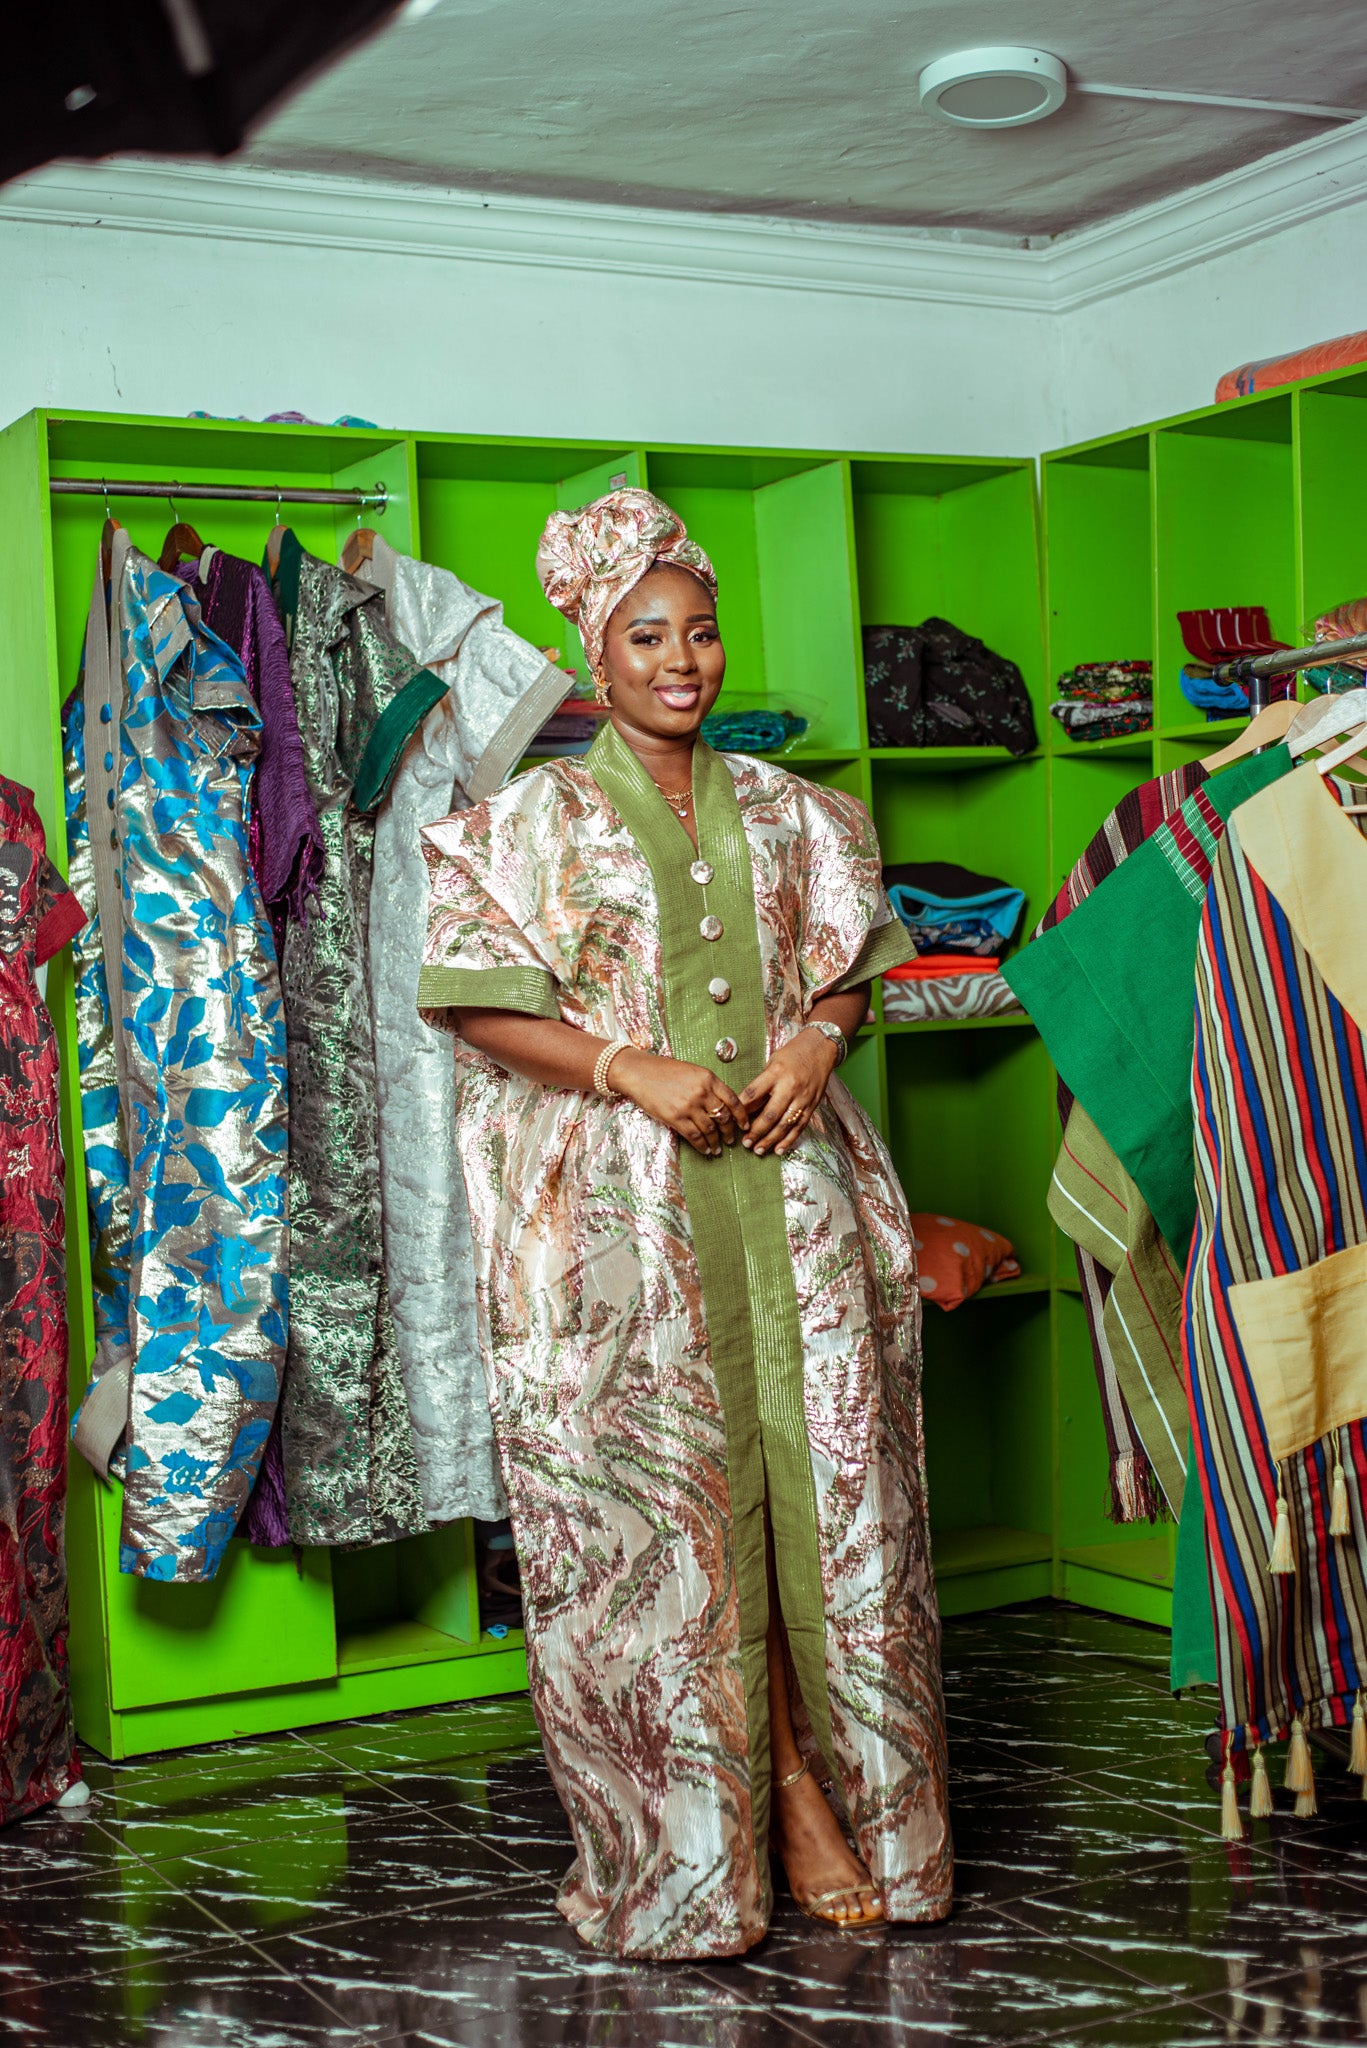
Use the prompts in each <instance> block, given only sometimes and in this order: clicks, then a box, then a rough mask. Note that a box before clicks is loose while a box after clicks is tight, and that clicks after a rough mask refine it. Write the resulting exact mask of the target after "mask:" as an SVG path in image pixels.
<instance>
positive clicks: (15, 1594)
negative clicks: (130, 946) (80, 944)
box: [0, 775, 85, 1826]
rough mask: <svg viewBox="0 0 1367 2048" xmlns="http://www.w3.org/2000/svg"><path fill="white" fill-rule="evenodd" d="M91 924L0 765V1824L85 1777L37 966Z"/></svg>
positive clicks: (49, 1049)
mask: <svg viewBox="0 0 1367 2048" xmlns="http://www.w3.org/2000/svg"><path fill="white" fill-rule="evenodd" d="M84 923H85V916H84V913H83V911H82V909H81V906H80V904H79V903H78V902H77V901H76V898H75V897H74V896H73V895H72V894H71V892H70V891H69V890H68V888H67V886H66V884H65V883H64V882H63V881H62V880H61V878H60V876H59V875H58V874H57V871H56V869H55V868H54V867H53V865H52V862H51V861H50V860H49V859H48V857H47V848H46V841H45V840H44V837H43V828H42V825H41V824H40V823H39V820H38V814H37V812H36V811H35V810H34V807H33V796H32V793H31V792H30V791H29V790H27V789H23V788H21V787H20V785H19V784H18V783H17V782H10V781H8V780H7V779H6V778H5V777H4V776H3V775H0V1826H4V1825H5V1823H6V1822H8V1821H12V1820H18V1819H19V1817H20V1816H21V1815H22V1814H25V1813H31V1812H33V1811H34V1810H35V1808H37V1807H40V1806H46V1805H47V1804H48V1803H49V1802H50V1801H51V1800H53V1799H56V1798H57V1797H58V1796H59V1795H60V1794H61V1793H62V1792H64V1791H65V1790H66V1789H67V1787H68V1785H71V1784H73V1783H74V1782H75V1781H76V1780H77V1779H78V1778H79V1777H80V1775H81V1767H80V1762H79V1760H78V1758H77V1756H76V1751H75V1748H74V1746H73V1735H72V1727H71V1702H70V1697H69V1694H68V1689H67V1605H66V1556H65V1552H64V1549H63V1544H62V1524H63V1520H64V1515H65V1509H66V1372H67V1331H66V1254H65V1245H64V1240H63V1230H62V1221H63V1192H64V1190H63V1170H62V1140H61V1132H60V1130H59V1128H58V1120H57V1041H56V1037H55V1036H54V1033H53V1029H52V1020H51V1018H50V1017H49V1016H48V1013H47V1007H46V1005H45V1004H44V1002H43V999H42V997H41V995H40V994H39V993H38V984H37V980H36V978H35V975H36V969H37V968H38V967H39V966H40V965H41V964H42V962H43V961H44V960H47V959H49V958H50V957H51V956H52V954H54V953H55V952H57V951H58V949H59V948H60V947H62V946H64V945H66V943H67V941H68V940H69V939H70V938H72V937H73V936H74V934H75V933H76V932H77V931H79V929H80V927H81V926H82V925H83V924H84Z"/></svg>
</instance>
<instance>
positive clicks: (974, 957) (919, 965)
mask: <svg viewBox="0 0 1367 2048" xmlns="http://www.w3.org/2000/svg"><path fill="white" fill-rule="evenodd" d="M1000 966H1001V961H1000V959H999V958H998V957H996V956H995V955H994V956H993V957H991V958H990V959H989V958H984V957H983V956H982V955H981V954H979V953H922V954H920V955H919V956H918V957H917V958H916V959H915V960H908V961H907V962H906V964H905V966H902V967H889V968H887V969H886V970H885V972H884V975H883V979H884V981H942V980H943V979H944V977H945V976H946V975H949V974H995V973H996V972H997V970H998V968H999V967H1000Z"/></svg>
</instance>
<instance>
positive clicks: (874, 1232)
mask: <svg viewBox="0 0 1367 2048" xmlns="http://www.w3.org/2000/svg"><path fill="white" fill-rule="evenodd" d="M538 566H539V568H540V571H541V575H542V581H543V584H544V585H545V587H546V591H547V594H548V596H549V597H550V598H551V600H552V602H553V603H555V604H557V605H558V606H559V607H560V608H561V610H562V611H564V612H566V613H567V614H568V615H569V616H570V617H571V618H574V619H577V620H578V622H579V627H580V632H581V635H582V637H583V640H584V645H585V649H586V651H587V654H588V657H589V662H590V666H591V668H592V670H593V674H594V679H595V683H596V685H597V689H598V694H599V698H600V701H602V702H605V703H606V704H607V705H608V706H609V707H610V715H609V721H608V723H607V725H606V728H605V730H604V732H603V733H602V735H601V736H600V738H599V739H598V740H597V741H595V743H594V746H593V748H592V750H591V751H590V753H589V754H588V755H587V756H586V757H585V758H583V759H582V760H564V761H555V762H552V763H548V764H547V765H546V766H544V767H541V768H538V769H535V770H533V771H532V772H531V773H529V774H527V775H524V776H521V777H519V778H518V779H517V780H516V781H515V782H514V783H512V784H511V785H510V786H509V787H508V788H506V789H504V790H502V791H500V792H499V793H498V795H496V796H494V797H492V798H491V799H490V800H489V801H488V802H487V803H485V804H483V805H480V806H478V807H477V808H476V809H474V810H470V811H465V812H462V813H460V814H458V815H456V816H453V817H451V818H447V819H445V820H443V821H442V822H441V823H440V824H438V825H434V826H431V827H429V828H428V831H427V833H426V835H425V836H426V839H427V841H428V865H429V870H430V874H431V881H432V891H431V908H430V917H429V930H428V943H427V952H426V963H427V964H426V965H425V966H424V968H423V972H422V977H421V982H420V987H419V1000H420V1003H421V1004H422V1006H423V1008H424V1011H425V1013H426V1014H427V1015H428V1017H429V1019H430V1021H432V1022H434V1023H438V1024H444V1025H445V1026H446V1027H447V1028H449V1029H451V1030H452V1031H454V1032H455V1033H456V1034H457V1047H458V1054H459V1058H458V1063H457V1064H458V1074H459V1079H458V1116H459V1120H460V1136H461V1149H462V1155H463V1160H464V1168H465V1177H466V1185H467V1190H468V1193H469V1200H470V1213H471V1220H472V1224H473V1230H474V1239H475V1255H476V1262H477V1270H478V1285H479V1290H480V1304H481V1324H482V1330H483V1335H484V1340H485V1342H486V1343H487V1346H488V1353H489V1356H488V1361H487V1362H488V1369H489V1384H490V1392H491V1401H492V1407H493V1412H494V1426H495V1431H496V1434H497V1438H498V1444H499V1450H500V1454H501V1458H502V1463H503V1469H504V1476H505V1481H506V1484H507V1488H508V1495H509V1500H510V1503H511V1511H512V1517H513V1524H514V1530H515V1534H516V1538H517V1546H518V1554H519V1559H520V1563H521V1567H522V1580H523V1590H524V1596H525V1603H526V1619H527V1641H528V1655H529V1664H530V1672H531V1685H532V1696H533V1700H534V1702H535V1705H536V1710H537V1715H538V1719H539V1721H540V1725H541V1729H542V1733H543V1736H544V1738H545V1743H546V1751H547V1757H548V1760H549V1763H550V1767H551V1771H552V1773H553V1775H554V1778H555V1781H556V1786H557V1789H558V1790H559V1793H560V1796H561V1798H562V1799H563V1801H564V1803H565V1808H566V1811H567V1813H568V1815H569V1818H570V1824H571V1827H572V1829H573V1831H574V1836H575V1842H576V1847H577V1849H578V1857H577V1860H576V1862H575V1864H574V1866H573V1868H572V1869H571V1871H570V1873H569V1875H568V1877H567V1878H566V1880H565V1883H564V1886H563V1887H562V1890H561V1897H560V1905H561V1910H562V1911H563V1912H564V1913H565V1915H566V1917H567V1918H568V1919H569V1920H570V1921H571V1922H572V1923H573V1924H574V1926H575V1927H576V1929H577V1930H578V1932H579V1934H580V1935H581V1936H582V1938H583V1939H584V1940H585V1941H586V1942H588V1943H590V1944H591V1945H592V1946H594V1947H596V1948H600V1949H604V1950H608V1951H610V1952H613V1953H615V1954H619V1955H631V1956H650V1957H656V1958H675V1959H677V1958H682V1957H688V1956H716V1955H727V1954H734V1953H738V1952H740V1951H743V1950H745V1949H747V1948H750V1947H751V1946H752V1945H753V1944H754V1943H755V1942H756V1941H758V1940H759V1939H760V1938H761V1936H762V1935H763V1933H764V1931H765V1928H766V1926H767V1923H768V1916H769V1911H770V1904H771V1893H770V1882H769V1850H770V1848H771V1847H772V1848H773V1849H775V1850H776V1851H777V1853H778V1854H779V1855H780V1856H781V1858H782V1861H783V1863H784V1865H785V1868H786V1870H787V1874H788V1879H789V1882H790V1884H791V1887H792V1890H793V1893H794V1896H795V1897H796V1899H797V1901H798V1903H799V1904H800V1905H801V1906H802V1907H803V1908H804V1910H806V1911H807V1912H809V1913H811V1914H813V1915H814V1916H815V1917H818V1918H821V1919H824V1920H827V1921H829V1922H832V1923H833V1924H835V1925H839V1926H849V1927H860V1926H867V1925H869V1924H870V1923H872V1922H875V1921H878V1920H882V1919H885V1918H886V1919H889V1920H908V1921H915V1920H921V1921H927V1920H938V1919H942V1918H943V1917H944V1915H945V1914H946V1913H947V1912H948V1911H949V1906H950V1897H951V1884H952V1855H951V1849H950V1839H949V1828H948V1822H947V1817H946V1799H945V1771H946V1759H945V1739H944V1721H943V1709H942V1705H941V1697H940V1673H939V1623H938V1617H937V1614H936V1608H935V1597H934V1587H933V1583H932V1577H931V1567H930V1554H929V1541H928V1535H927V1524H926V1504H925V1486H924V1477H923V1473H924V1459H923V1447H922V1432H921V1397H920V1320H919V1308H920V1302H919V1295H918V1293H917V1290H916V1285H915V1254H914V1250H913V1246H912V1239H911V1230H910V1224H909V1220H908V1216H907V1208H906V1203H905V1200H904V1197H903V1195H902V1191H901V1188H900V1187H899V1185H898V1183H897V1179H896V1176H895V1174H894V1171H893V1168H892V1165H891V1162H890V1160H889V1158H888V1155H887V1153H886V1151H885V1150H884V1148H883V1145H882V1143H881V1141H880V1139H879V1138H878V1136H877V1134H876V1133H875V1131H874V1130H873V1128H872V1126H871V1125H870V1124H869V1122H868V1120H867V1119H866V1118H865V1116H864V1114H863V1112H862V1111H861V1110H860V1109H859V1107H858V1106H857V1104H856V1103H855V1101H854V1099H853V1098H852V1096H851V1095H850V1094H849V1093H848V1091H847V1090H846V1089H845V1088H844V1087H843V1086H842V1085H841V1083H840V1082H839V1080H837V1079H836V1078H835V1075H834V1069H835V1067H836V1066H837V1065H838V1064H839V1062H840V1060H841V1059H842V1058H843V1056H844V1053H845V1049H846V1045H847V1041H848V1039H849V1038H850V1037H852V1036H853V1034H854V1033H855V1032H856V1031H857V1030H858V1028H859V1026H860V1024H861V1023H862V1021H863V1018H864V1015H865V1012H866V1009H867V1001H868V984H869V981H870V979H871V977H872V976H873V975H875V974H878V973H881V972H882V971H883V970H884V969H885V968H887V967H889V966H892V965H894V964H896V963H899V962H901V961H902V960H904V959H906V958H907V957H908V956H909V955H910V953H911V946H910V943H909V941H908V940H907V939H906V937H905V935H904V933H903V930H902V927H901V926H900V924H899V923H898V922H897V921H896V920H895V919H894V918H893V916H892V914H891V912H890V910H889V908H888V904H887V900H886V897H885V896H884V893H883V888H882V881H881V866H880V860H879V851H878V844H877V840H876V838H875V835H874V831H873V827H872V825H871V823H870V821H869V817H868V814H867V813H866V812H865V811H864V809H863V808H862V806H861V805H859V804H858V803H856V802H854V801H853V800H852V799H851V798H848V797H845V796H842V795H840V794H839V793H837V792H835V791H832V790H827V789H821V788H818V787H816V786H814V785H812V784H810V783H807V782H805V781H802V780H801V779H799V778H798V777H797V776H794V775H790V774H787V773H785V772H784V771H783V770H782V769H779V768H776V767H774V766H772V765H769V764H767V763H763V762H759V761H756V760H754V759H746V758H742V757H739V756H731V755H724V754H717V753H714V752H713V751H712V750H711V748H709V747H708V746H706V745H705V744H704V743H703V742H702V741H701V739H700V738H699V730H700V727H701V725H702V721H703V718H704V716H705V715H706V713H707V712H708V711H709V709H710V708H711V706H712V704H713V702H714V701H715V699H716V696H717V692H718V691H719V689H720V688H721V683H722V677H723V674H724V671H725V653H724V650H723V645H722V639H721V633H720V629H719V626H718V622H717V613H716V608H715V599H716V579H715V576H714V575H713V572H712V567H711V564H710V562H709V561H708V559H707V557H706V555H705V554H704V553H703V552H702V550H701V549H700V548H699V547H697V546H696V544H695V543H694V542H692V541H690V540H689V539H688V538H687V536H686V534H685V533H684V529H683V526H682V523H681V522H680V521H679V520H678V519H677V517H676V516H675V515H674V514H673V513H672V512H671V511H670V510H669V509H668V507H667V506H665V505H662V504H661V503H660V501H659V500H658V499H656V498H654V497H652V496H651V495H650V493H649V492H646V491H639V490H627V491H619V492H616V493H614V494H612V495H611V496H610V497H607V498H603V499H600V500H598V502H597V503H596V504H594V505H591V506H589V507H588V508H587V509H586V510H585V511H583V512H580V513H577V514H565V513H560V514H557V515H555V517H554V518H553V519H552V521H551V523H550V525H549V526H548V528H547V532H546V535H545V538H544V539H543V543H542V549H541V554H540V557H539V562H538Z"/></svg>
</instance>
